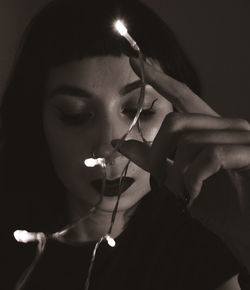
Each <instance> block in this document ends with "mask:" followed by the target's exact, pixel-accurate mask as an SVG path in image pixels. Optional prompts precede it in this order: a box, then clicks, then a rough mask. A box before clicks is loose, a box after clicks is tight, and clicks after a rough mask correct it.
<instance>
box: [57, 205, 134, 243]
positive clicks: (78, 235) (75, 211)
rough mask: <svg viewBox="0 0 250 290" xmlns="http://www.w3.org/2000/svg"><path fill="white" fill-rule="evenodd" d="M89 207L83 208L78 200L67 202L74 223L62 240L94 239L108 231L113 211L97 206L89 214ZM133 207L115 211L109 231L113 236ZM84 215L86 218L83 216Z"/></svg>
mask: <svg viewBox="0 0 250 290" xmlns="http://www.w3.org/2000/svg"><path fill="white" fill-rule="evenodd" d="M89 208H90V207H88V208H84V207H83V206H81V205H80V203H79V202H74V201H71V202H70V203H69V220H70V221H71V222H73V221H76V225H75V227H73V228H72V229H71V230H70V231H69V232H68V233H67V234H66V235H65V236H64V237H63V240H64V241H66V242H67V241H68V242H71V243H83V242H90V241H96V240H99V239H100V238H101V237H102V236H105V235H106V234H107V233H108V231H109V228H110V225H111V219H112V214H113V213H112V212H111V211H104V210H101V209H99V208H97V209H96V210H95V211H94V212H93V213H92V214H90V211H89ZM135 209H136V206H134V207H133V208H130V209H128V210H123V211H119V210H118V211H117V214H116V217H115V221H114V224H113V226H112V232H111V236H112V237H113V238H116V237H118V236H119V235H120V234H121V233H122V232H123V230H124V228H125V226H126V224H127V223H128V221H129V220H130V217H131V216H132V214H133V213H134V211H135ZM85 216H87V218H84V217H85ZM78 220H79V221H78Z"/></svg>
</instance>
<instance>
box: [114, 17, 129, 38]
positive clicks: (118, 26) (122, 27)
mask: <svg viewBox="0 0 250 290" xmlns="http://www.w3.org/2000/svg"><path fill="white" fill-rule="evenodd" d="M115 29H116V30H117V31H118V32H119V33H120V34H121V36H124V35H125V34H127V33H128V30H127V28H126V27H125V25H124V24H123V22H122V21H121V20H117V21H116V22H115Z"/></svg>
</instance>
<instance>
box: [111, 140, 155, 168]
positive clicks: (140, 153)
mask: <svg viewBox="0 0 250 290" xmlns="http://www.w3.org/2000/svg"><path fill="white" fill-rule="evenodd" d="M111 143H112V145H113V146H114V147H115V146H116V145H117V144H119V140H112V142H111ZM118 151H119V152H120V153H121V154H123V155H124V156H126V157H127V158H128V159H130V160H131V161H132V162H134V163H135V164H136V165H137V166H139V167H141V168H142V169H144V170H145V171H148V172H150V164H149V156H150V147H149V146H148V145H147V144H145V143H143V142H140V141H137V140H127V141H124V142H123V143H122V144H121V145H120V146H119V148H118Z"/></svg>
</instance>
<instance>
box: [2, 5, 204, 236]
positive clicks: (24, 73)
mask: <svg viewBox="0 0 250 290" xmlns="http://www.w3.org/2000/svg"><path fill="white" fill-rule="evenodd" d="M118 17H119V18H121V19H124V20H125V21H126V23H127V26H128V29H129V32H130V34H131V35H132V36H133V37H134V39H135V40H136V41H137V43H138V44H139V46H140V47H141V49H142V51H143V53H144V54H145V56H147V57H151V58H154V59H157V60H158V61H159V62H160V64H161V66H162V68H163V70H164V71H165V72H166V73H168V74H169V75H171V76H172V77H174V78H176V79H178V80H180V81H182V82H184V83H186V84H187V85H188V86H189V87H190V88H191V89H192V90H193V91H195V92H196V93H199V92H200V84H199V80H198V78H197V75H196V73H195V71H194V70H193V68H192V66H191V64H190V63H189V61H188V60H187V57H186V56H185V54H184V52H183V51H182V49H181V47H180V45H179V44H178V42H177V41H176V39H175V37H174V35H173V33H172V32H171V31H170V29H169V28H168V26H167V25H166V24H165V23H164V22H163V21H162V20H161V19H160V18H159V17H158V16H157V15H156V14H155V13H154V12H153V11H152V10H151V9H149V8H147V7H146V6H145V5H144V4H142V3H140V2H138V1H136V0H131V1H129V0H124V1H122V0H106V1H98V0H91V1H84V0H56V1H53V2H51V3H50V4H48V5H47V6H46V7H45V8H44V9H42V10H41V12H39V13H38V14H37V15H36V17H34V19H33V20H32V22H31V24H30V25H29V26H28V28H27V30H26V32H25V35H24V38H23V41H22V44H21V48H20V53H19V56H18V58H17V61H16V63H15V66H14V69H13V71H12V74H11V77H10V79H9V82H8V85H7V88H6V91H5V94H4V98H3V104H2V120H3V133H4V149H3V153H4V154H3V159H4V160H3V176H4V196H3V197H4V198H5V199H6V201H5V204H6V206H7V207H8V209H9V217H8V221H9V223H10V226H12V227H17V226H18V227H28V228H30V229H33V230H34V229H36V230H37V229H38V228H39V229H40V230H41V229H42V230H44V229H46V230H49V231H50V230H54V229H55V227H56V226H58V225H60V224H63V223H64V220H63V219H61V217H62V216H63V213H64V212H65V202H64V201H65V200H66V199H65V189H64V187H63V185H62V184H61V182H60V181H59V180H58V178H57V176H56V173H55V172H54V169H53V166H52V164H51V161H50V158H49V152H48V149H47V145H46V140H45V137H44V133H43V126H42V109H41V108H42V97H43V88H44V84H45V82H46V76H47V74H48V71H49V69H50V68H51V67H53V66H58V65H60V64H63V63H66V62H67V61H71V60H76V59H82V58H84V57H89V56H105V55H113V56H120V55H122V54H125V55H127V56H136V53H135V52H134V51H133V49H131V47H130V46H129V44H128V43H127V41H126V40H125V39H123V38H122V37H120V36H119V35H118V34H117V33H115V32H114V30H113V28H112V25H113V21H114V20H115V19H116V18H118Z"/></svg>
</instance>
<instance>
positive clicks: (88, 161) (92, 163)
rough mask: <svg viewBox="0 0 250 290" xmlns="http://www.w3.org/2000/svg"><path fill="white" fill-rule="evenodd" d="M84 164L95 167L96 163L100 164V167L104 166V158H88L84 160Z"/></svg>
mask: <svg viewBox="0 0 250 290" xmlns="http://www.w3.org/2000/svg"><path fill="white" fill-rule="evenodd" d="M84 164H85V165H86V166H87V167H95V166H97V165H100V166H101V167H105V166H106V161H105V158H88V159H85V160H84Z"/></svg>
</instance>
